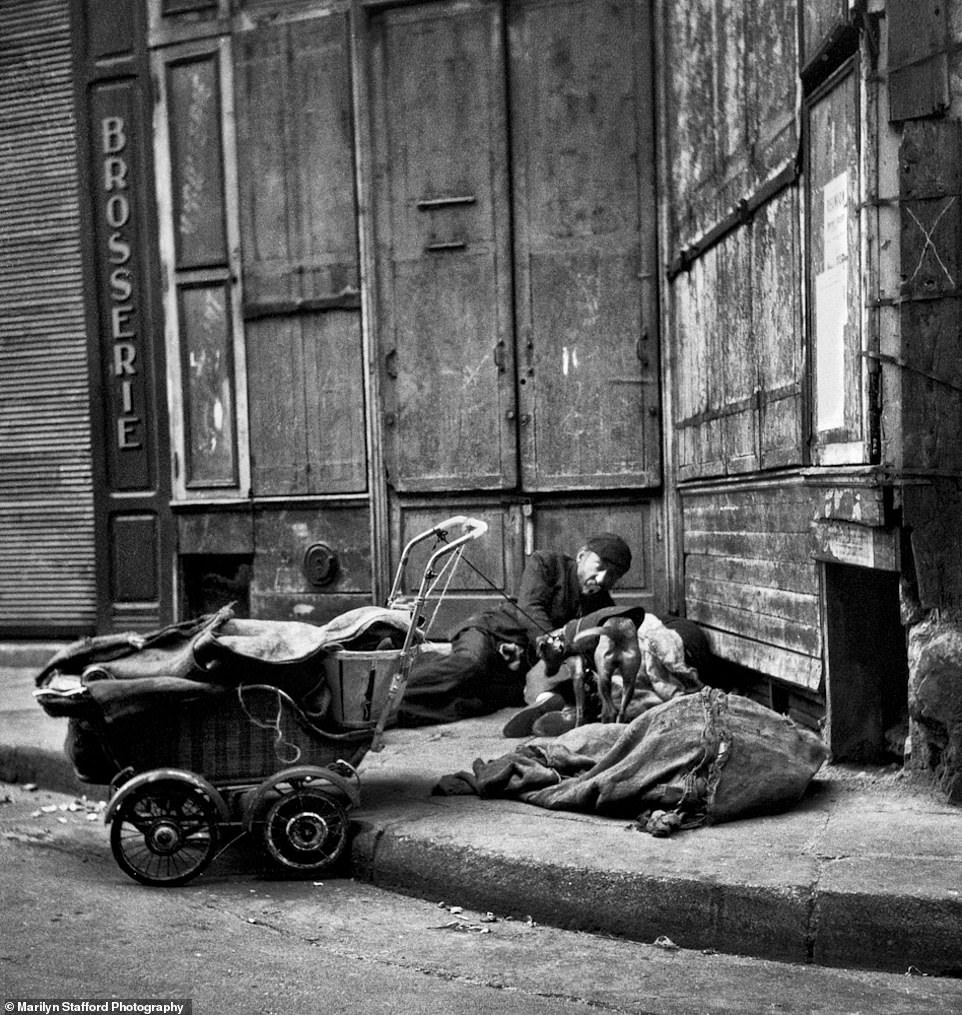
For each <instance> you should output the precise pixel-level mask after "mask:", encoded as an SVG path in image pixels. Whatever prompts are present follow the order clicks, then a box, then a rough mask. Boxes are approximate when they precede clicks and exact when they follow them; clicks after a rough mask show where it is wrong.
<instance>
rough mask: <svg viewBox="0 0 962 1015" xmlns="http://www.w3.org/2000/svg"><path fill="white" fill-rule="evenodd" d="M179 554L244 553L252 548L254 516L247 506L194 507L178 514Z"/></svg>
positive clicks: (251, 551) (248, 553)
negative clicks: (242, 508)
mask: <svg viewBox="0 0 962 1015" xmlns="http://www.w3.org/2000/svg"><path fill="white" fill-rule="evenodd" d="M177 549H178V551H179V552H180V553H181V554H205V555H218V554H220V555H226V554H231V555H243V556H249V555H250V554H252V553H253V552H254V516H253V513H252V512H251V511H249V510H246V509H245V510H240V511H238V510H236V509H235V510H231V511H208V510H206V509H197V510H195V511H193V512H190V513H184V514H178V516H177Z"/></svg>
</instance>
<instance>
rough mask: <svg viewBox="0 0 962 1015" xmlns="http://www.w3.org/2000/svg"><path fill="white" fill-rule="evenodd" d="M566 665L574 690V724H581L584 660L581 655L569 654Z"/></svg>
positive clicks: (583, 700)
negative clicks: (569, 669) (569, 671)
mask: <svg viewBox="0 0 962 1015" xmlns="http://www.w3.org/2000/svg"><path fill="white" fill-rule="evenodd" d="M568 665H569V666H570V667H571V684H572V686H573V687H574V692H575V726H583V725H584V722H585V661H584V659H582V658H581V656H571V657H570V659H569V660H568Z"/></svg>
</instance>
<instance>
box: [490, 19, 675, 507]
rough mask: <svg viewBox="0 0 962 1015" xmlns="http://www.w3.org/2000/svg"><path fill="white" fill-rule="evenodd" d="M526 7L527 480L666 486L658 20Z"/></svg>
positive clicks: (520, 178) (520, 85) (517, 201)
mask: <svg viewBox="0 0 962 1015" xmlns="http://www.w3.org/2000/svg"><path fill="white" fill-rule="evenodd" d="M510 12H511V13H510V21H509V40H510V51H511V65H510V71H511V89H510V94H511V141H512V152H513V193H514V218H515V227H516V234H515V270H516V272H517V281H516V293H517V307H518V335H517V337H518V343H519V358H520V367H521V369H520V373H519V379H518V390H519V398H520V405H519V409H520V414H519V420H520V433H521V463H522V465H521V474H522V481H523V484H524V486H525V489H527V490H531V491H538V490H584V489H588V490H593V489H594V490H596V489H604V488H612V487H615V488H623V487H648V486H656V485H658V483H659V482H660V472H661V461H660V452H659V448H660V444H659V421H658V361H657V342H656V336H657V322H656V316H655V315H656V302H655V301H656V277H655V254H656V248H655V217H654V194H653V179H654V171H653V163H652V160H653V155H654V146H653V135H652V114H651V109H652V103H651V66H650V52H649V50H650V44H649V38H648V26H647V14H646V12H645V9H644V7H643V5H639V4H636V3H633V2H629V0H625V2H609V3H604V4H599V3H595V2H593V0H568V2H563V3H558V2H557V0H522V2H518V3H513V4H512V5H511V8H510Z"/></svg>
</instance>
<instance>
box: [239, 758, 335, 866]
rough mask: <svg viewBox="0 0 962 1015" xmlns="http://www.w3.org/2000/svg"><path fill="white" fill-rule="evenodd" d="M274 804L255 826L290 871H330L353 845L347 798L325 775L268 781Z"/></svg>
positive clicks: (274, 856)
mask: <svg viewBox="0 0 962 1015" xmlns="http://www.w3.org/2000/svg"><path fill="white" fill-rule="evenodd" d="M266 788H267V789H268V792H267V793H265V794H264V796H266V797H267V798H268V800H270V798H271V797H273V796H274V794H275V793H276V794H279V796H277V798H276V799H273V800H271V802H269V803H267V805H266V809H264V810H261V812H260V813H261V814H263V817H260V816H258V818H257V820H256V822H255V824H256V825H257V826H258V827H259V829H260V835H261V839H262V842H263V845H264V848H265V849H266V851H267V854H268V856H270V858H271V859H272V860H273V861H274V862H275V863H277V864H279V865H280V866H281V867H283V868H286V869H288V870H293V871H300V872H301V873H308V872H311V871H321V870H324V869H325V868H327V867H330V866H331V865H332V864H333V863H334V862H335V861H336V860H337V859H338V858H339V857H340V856H341V855H342V854H343V853H344V849H345V847H346V846H347V842H348V830H349V823H348V816H347V808H346V807H345V806H344V802H345V801H344V795H343V793H342V792H341V791H340V790H339V789H338V787H337V786H335V785H332V784H331V783H330V782H328V781H326V779H325V778H324V776H323V774H314V773H312V772H310V771H301V772H296V771H294V772H282V773H279V774H278V775H277V776H276V777H275V778H274V779H272V780H269V781H268V784H267V786H266Z"/></svg>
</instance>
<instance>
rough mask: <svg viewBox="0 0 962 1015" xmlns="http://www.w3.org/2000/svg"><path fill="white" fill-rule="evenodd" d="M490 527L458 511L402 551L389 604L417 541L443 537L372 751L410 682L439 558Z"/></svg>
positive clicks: (427, 571) (426, 574)
mask: <svg viewBox="0 0 962 1015" xmlns="http://www.w3.org/2000/svg"><path fill="white" fill-rule="evenodd" d="M457 528H460V529H461V535H460V536H458V537H457V538H456V539H452V540H451V541H450V542H448V541H447V539H448V532H449V530H452V529H457ZM487 531H488V523H487V522H483V521H481V519H480V518H471V517H469V516H467V515H455V516H454V517H452V518H446V519H445V520H444V521H443V522H440V523H438V524H437V525H435V526H434V527H433V528H430V529H428V530H427V531H425V532H422V533H420V534H419V535H417V536H415V537H414V538H413V539H411V540H410V541H409V542H408V544H407V546H405V547H404V552H403V553H402V554H401V560H400V563H399V564H398V569H397V574H396V576H395V578H394V585H393V586H392V588H391V595H390V597H389V598H388V606H389V607H392V606H394V605H395V603H396V601H397V599H398V598H399V597H400V595H401V591H400V589H401V584H402V581H403V578H404V568H405V566H406V564H407V562H408V560H409V558H410V556H411V550H412V549H413V548H414V547H415V546H416V545H417V544H418V543H421V542H423V541H424V540H425V539H430V538H431V537H432V536H433V537H435V538H436V539H438V540H441V541H443V545H442V546H441V547H440V548H439V549H437V550H435V551H434V552H433V553H432V554H431V556H430V557H429V558H428V561H427V563H426V564H425V565H424V570H423V572H422V573H421V584H420V586H419V587H418V594H417V599H415V601H414V608H413V610H412V612H411V622H410V624H409V625H408V629H407V633H406V634H405V636H404V647H403V648H402V649H401V658H400V661H399V664H398V668H397V672H396V673H395V674H394V678H393V679H392V680H391V687H390V689H389V691H388V695H387V701H386V702H385V704H384V708H383V709H382V710H381V715H380V717H379V718H378V721H377V725H376V726H375V727H374V736H373V739H372V741H371V750H372V751H375V752H377V751H379V750H381V747H382V746H383V744H382V742H381V739H382V736H383V734H384V727H385V725H386V723H387V718H388V716H389V715H390V714H391V713H392V711H393V709H394V705H395V703H396V702H398V701H400V699H401V697H402V695H403V694H404V688H405V686H406V685H407V682H408V674H409V673H410V671H411V664H412V663H413V662H414V657H415V656H416V655H417V652H418V645H417V643H416V642H415V638H416V636H417V631H418V624H419V622H420V620H421V611H422V610H423V608H424V604H425V602H426V601H427V597H428V584H429V583H430V581H431V579H432V577H433V576H434V564H435V562H436V561H438V560H440V559H441V557H444V556H447V554H449V553H453V552H454V551H455V550H457V549H458V548H459V547H461V546H463V545H464V544H465V543H468V542H470V541H471V540H472V539H478V538H479V537H480V536H483V535H484V534H485V533H486V532H487Z"/></svg>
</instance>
